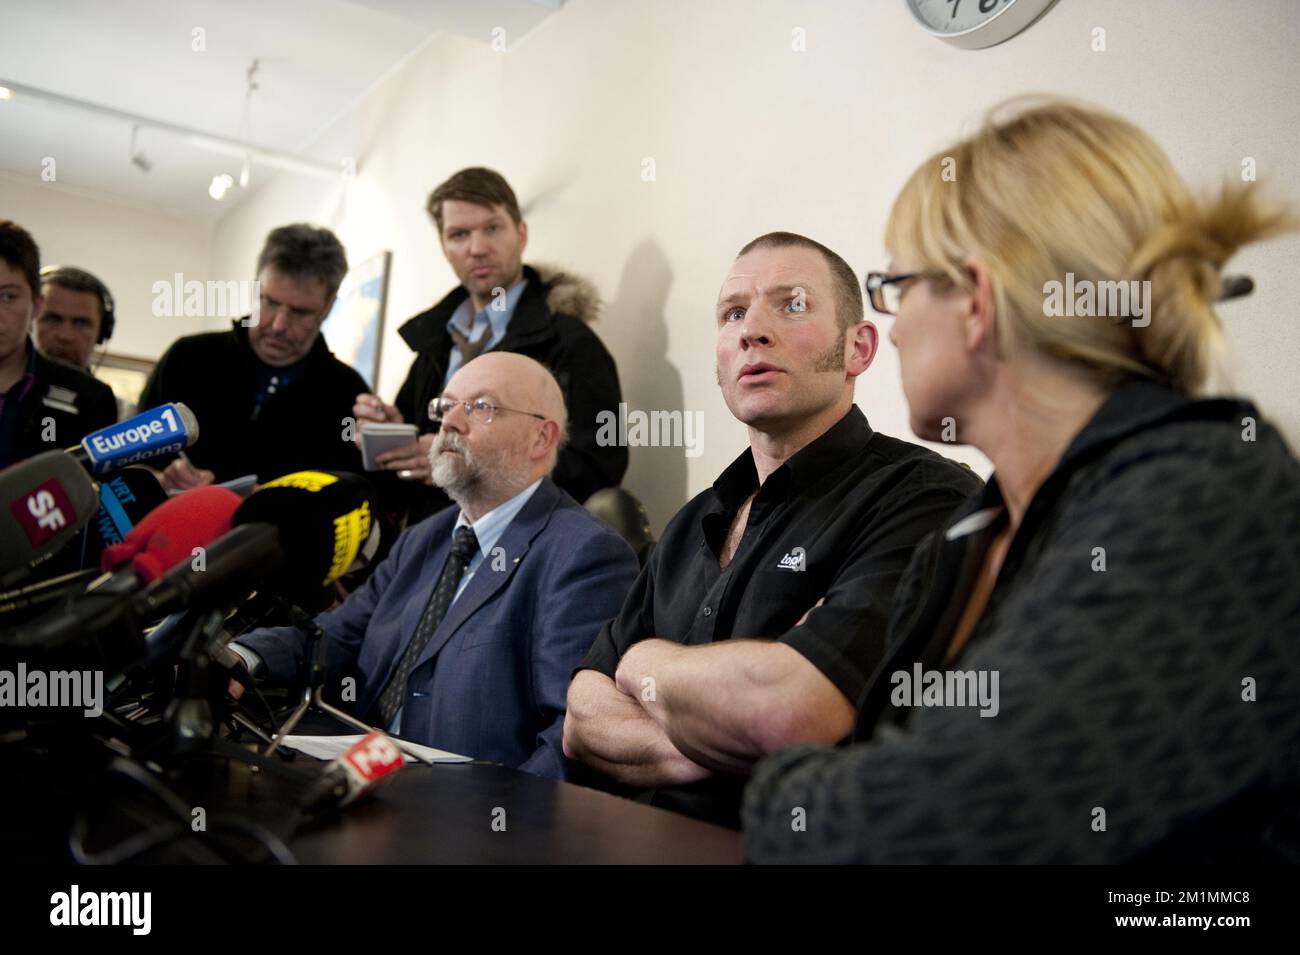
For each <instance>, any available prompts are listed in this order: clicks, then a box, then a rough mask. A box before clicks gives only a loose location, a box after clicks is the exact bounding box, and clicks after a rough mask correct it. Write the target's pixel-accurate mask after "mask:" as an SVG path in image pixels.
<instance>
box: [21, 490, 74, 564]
mask: <svg viewBox="0 0 1300 955" xmlns="http://www.w3.org/2000/svg"><path fill="white" fill-rule="evenodd" d="M9 511H10V513H11V514H13V516H14V517H15V519H17V521H18V524H19V525H20V526H21V527H22V529H23V533H25V534H26V535H27V539H28V540H29V541H30V542H31V544H32V546H33V547H40V546H41V545H43V544H44V543H45V542H46V541H49V540H51V539H52V538H54V537H57V536H58V535H59V533H60V532H61V531H63V529H64V528H66V527H68V526H69V525H71V524H73V523H74V522H75V521H76V519H77V509H76V508H75V507H73V506H72V500H71V499H70V498H69V497H68V493H67V491H65V490H64V489H63V485H62V484H60V483H59V481H58V479H57V478H50V479H49V480H46V481H42V482H41V483H40V484H38V485H36V487H34V488H32V489H31V490H30V491H28V493H27V494H26V495H25V496H23V497H19V498H17V499H15V500H11V501H10V502H9Z"/></svg>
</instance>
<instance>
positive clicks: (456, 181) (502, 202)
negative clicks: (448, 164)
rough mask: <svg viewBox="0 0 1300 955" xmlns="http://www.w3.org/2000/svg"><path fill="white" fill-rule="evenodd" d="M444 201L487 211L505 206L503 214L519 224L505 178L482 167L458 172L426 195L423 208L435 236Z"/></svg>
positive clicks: (515, 205) (521, 217)
mask: <svg viewBox="0 0 1300 955" xmlns="http://www.w3.org/2000/svg"><path fill="white" fill-rule="evenodd" d="M448 199H454V200H457V201H459V202H472V203H474V204H475V205H477V206H487V207H489V208H491V207H492V206H505V209H506V212H508V213H510V218H511V219H513V220H514V223H515V225H519V223H521V222H522V221H523V216H522V215H521V214H520V212H519V200H518V199H516V198H515V191H514V190H513V189H511V188H510V183H508V182H506V179H505V176H503V175H501V173H499V172H497V171H496V170H494V169H485V168H484V167H482V166H471V167H470V168H468V169H462V170H461V171H460V172H458V173H455V174H454V175H453V176H452V177H451V178H450V179H448V180H447V181H446V182H444V183H443V184H442V185H440V186H438V188H437V189H434V190H433V192H431V193H429V201H428V203H427V204H426V205H425V208H426V209H427V210H428V212H429V215H431V216H432V217H433V221H434V224H435V225H437V226H438V232H439V233H441V232H442V204H443V203H444V202H446V201H447V200H448Z"/></svg>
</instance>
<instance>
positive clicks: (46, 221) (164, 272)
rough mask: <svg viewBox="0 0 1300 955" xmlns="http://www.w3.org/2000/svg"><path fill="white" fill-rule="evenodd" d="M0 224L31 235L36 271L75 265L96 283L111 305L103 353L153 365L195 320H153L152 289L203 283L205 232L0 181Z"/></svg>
mask: <svg viewBox="0 0 1300 955" xmlns="http://www.w3.org/2000/svg"><path fill="white" fill-rule="evenodd" d="M0 218H7V219H12V220H13V221H14V222H17V223H18V224H19V225H21V226H22V227H23V228H24V229H26V230H27V231H28V232H30V233H31V234H32V237H33V238H34V239H35V240H36V244H37V245H39V246H40V249H41V264H42V265H51V264H55V263H58V264H60V265H75V266H77V267H78V268H82V269H86V270H87V271H89V272H92V273H94V274H95V275H96V276H98V277H99V278H100V279H101V280H102V281H103V282H104V284H106V285H107V286H108V289H109V291H110V292H112V293H113V298H114V300H115V302H116V314H117V327H116V329H115V330H114V332H113V338H112V340H111V341H110V342H109V343H108V346H107V348H108V350H109V351H112V352H114V353H117V354H124V355H131V356H134V357H138V358H158V357H159V356H160V355H161V354H162V353H163V351H164V350H165V349H166V348H167V346H168V345H170V344H171V343H172V341H174V340H175V339H176V338H178V337H179V336H181V335H189V334H191V333H193V332H196V331H201V330H203V323H202V319H200V318H185V317H178V318H156V317H154V314H153V308H152V306H153V302H154V293H153V284H154V283H155V282H157V281H160V280H161V281H166V282H169V283H170V282H172V280H173V276H174V275H175V273H177V272H180V273H182V274H183V275H184V276H185V278H186V279H187V280H188V279H190V278H194V279H198V280H199V281H205V280H206V279H207V272H208V260H209V255H210V249H209V246H208V239H209V231H210V230H209V227H208V226H207V225H205V224H203V223H200V222H195V221H192V220H190V219H186V218H181V217H177V216H174V215H171V214H170V213H168V212H166V211H165V210H161V209H156V208H152V207H149V206H144V205H139V204H135V203H129V202H123V201H121V200H117V199H113V198H110V197H106V196H100V195H94V194H90V193H86V192H80V191H73V190H69V189H65V188H63V187H62V186H60V185H59V184H58V183H44V182H41V181H39V180H34V179H22V178H19V177H17V176H11V175H9V174H5V173H0Z"/></svg>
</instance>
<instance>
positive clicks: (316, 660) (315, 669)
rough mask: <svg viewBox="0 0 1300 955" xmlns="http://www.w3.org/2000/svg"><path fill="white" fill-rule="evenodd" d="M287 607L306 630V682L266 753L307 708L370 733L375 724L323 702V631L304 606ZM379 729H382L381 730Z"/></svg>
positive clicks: (408, 750) (410, 750)
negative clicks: (296, 702) (294, 705)
mask: <svg viewBox="0 0 1300 955" xmlns="http://www.w3.org/2000/svg"><path fill="white" fill-rule="evenodd" d="M286 609H287V610H288V612H289V616H290V618H291V620H292V622H293V624H294V626H296V627H299V628H301V629H302V630H304V631H305V632H306V634H307V653H306V657H307V681H306V685H305V686H304V687H303V690H302V697H301V698H300V700H299V702H298V705H297V707H295V708H294V711H293V712H292V713H290V714H289V717H288V718H287V719H286V720H285V721H284V723H283V724H281V726H280V732H279V734H277V735H276V737H275V742H273V743H272V744H271V745H270V746H269V747H268V748H267V750H266V755H267V756H270V755H271V754H272V753H274V752H275V751H276V750H277V749H279V748H280V744H282V743H283V742H284V739H285V737H286V736H288V735H289V734H290V733H291V732H293V729H294V727H296V726H297V725H298V723H299V722H300V721H301V720H302V718H303V716H305V715H306V713H307V711H308V710H309V709H310V710H315V711H316V712H319V713H323V714H325V715H326V716H331V717H333V718H334V719H336V720H338V721H339V722H340V723H343V724H344V725H345V726H348V727H351V728H352V729H357V730H360V731H361V732H362V733H370V732H372V731H374V730H375V729H378V727H374V726H370V725H368V724H366V723H364V722H362V721H361V720H359V719H357V718H356V717H355V716H353V715H352V714H351V713H346V712H344V711H343V710H340V709H339V708H338V707H336V706H332V705H330V704H329V703H326V702H325V698H324V693H325V676H326V666H325V653H326V649H327V648H326V637H325V631H323V630H322V629H321V628H320V625H319V624H318V623H316V620H315V618H314V617H312V616H311V615H309V614H308V613H307V612H306V611H305V610H302V609H301V608H299V607H296V606H294V605H293V604H287V605H286ZM380 731H381V732H383V730H380ZM391 739H392V741H393V743H394V744H395V745H396V746H397V748H398V749H400V750H401V751H402V752H403V753H405V754H406V755H407V756H410V757H411V758H412V759H414V760H416V761H417V762H420V763H424V764H425V765H426V766H432V765H433V760H432V759H430V758H429V757H428V756H425V755H424V754H423V753H421V752H419V751H418V750H417V749H415V748H414V747H412V746H411V745H410V744H408V743H407V742H406V741H405V740H401V739H398V738H397V737H391Z"/></svg>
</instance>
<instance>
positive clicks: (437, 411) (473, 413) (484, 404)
mask: <svg viewBox="0 0 1300 955" xmlns="http://www.w3.org/2000/svg"><path fill="white" fill-rule="evenodd" d="M457 405H460V406H461V407H462V408H464V409H465V414H467V415H469V417H470V419H471V420H472V421H477V422H478V423H479V424H491V423H492V419H493V418H495V417H496V415H497V412H498V411H511V412H513V413H515V414H526V415H528V416H529V417H530V418H536V419H537V420H538V421H546V420H548V419H547V417H546V416H545V415H540V414H537V413H535V412H532V411H520V410H519V409H518V408H503V407H501V406H500V405H496V404H493V403H492V402H490V401H488V400H487V399H486V398H471V399H469V400H467V401H461V400H460V399H459V398H434V399H433V400H432V401H430V402H429V420H430V421H432V422H433V423H434V424H438V425H441V424H442V419H443V418H445V417H446V416H447V413H448V412H450V411H451V409H452V408H454V407H456V406H457Z"/></svg>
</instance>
